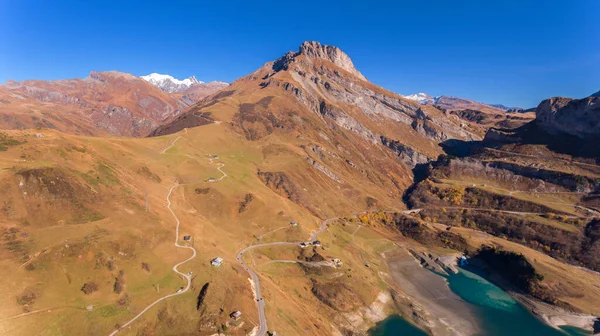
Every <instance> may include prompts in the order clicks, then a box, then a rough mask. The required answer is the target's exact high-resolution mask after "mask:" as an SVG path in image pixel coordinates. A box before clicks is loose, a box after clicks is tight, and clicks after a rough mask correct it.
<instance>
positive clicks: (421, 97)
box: [403, 92, 439, 105]
mask: <svg viewBox="0 0 600 336" xmlns="http://www.w3.org/2000/svg"><path fill="white" fill-rule="evenodd" d="M403 97H404V98H406V99H410V100H413V101H416V102H417V103H419V104H423V105H424V104H430V105H432V104H435V103H436V101H437V99H438V98H439V97H432V96H430V95H428V94H426V93H423V92H420V93H415V94H411V95H408V96H403Z"/></svg>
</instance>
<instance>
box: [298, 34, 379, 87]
mask: <svg viewBox="0 0 600 336" xmlns="http://www.w3.org/2000/svg"><path fill="white" fill-rule="evenodd" d="M299 53H300V54H301V55H306V57H310V58H324V59H326V60H329V61H331V62H332V63H333V64H335V65H337V66H339V67H340V68H342V69H344V70H346V71H348V72H350V73H351V74H353V75H355V76H356V77H358V78H360V79H362V80H367V79H366V78H365V76H363V75H362V74H361V73H360V72H359V71H358V70H356V69H355V68H354V64H353V63H352V60H351V59H350V57H349V56H348V55H346V53H344V52H343V51H342V50H341V49H340V48H338V47H334V46H328V45H324V44H321V43H319V42H315V41H305V42H304V43H302V45H301V46H300V51H299Z"/></svg>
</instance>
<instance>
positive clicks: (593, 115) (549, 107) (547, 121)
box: [535, 96, 600, 139]
mask: <svg viewBox="0 0 600 336" xmlns="http://www.w3.org/2000/svg"><path fill="white" fill-rule="evenodd" d="M535 114H536V122H538V123H539V125H540V126H541V127H542V128H543V129H545V130H546V131H547V132H549V133H551V134H557V133H566V134H570V135H574V136H576V137H578V138H582V139H584V138H588V137H598V136H600V97H597V96H590V97H588V98H583V99H571V98H564V97H554V98H550V99H546V100H544V101H543V102H541V103H540V105H539V106H538V107H537V109H536V111H535Z"/></svg>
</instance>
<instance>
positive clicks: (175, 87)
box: [141, 73, 204, 93]
mask: <svg viewBox="0 0 600 336" xmlns="http://www.w3.org/2000/svg"><path fill="white" fill-rule="evenodd" d="M141 78H142V79H143V80H145V81H147V82H148V83H150V84H152V85H154V86H156V87H158V88H160V89H161V90H163V91H165V92H169V93H175V92H181V91H185V90H187V89H189V88H190V87H191V86H192V85H195V84H204V82H201V81H199V80H197V79H196V77H194V76H192V77H189V78H186V79H183V80H180V79H177V78H175V77H173V76H170V75H161V74H158V73H151V74H149V75H147V76H141Z"/></svg>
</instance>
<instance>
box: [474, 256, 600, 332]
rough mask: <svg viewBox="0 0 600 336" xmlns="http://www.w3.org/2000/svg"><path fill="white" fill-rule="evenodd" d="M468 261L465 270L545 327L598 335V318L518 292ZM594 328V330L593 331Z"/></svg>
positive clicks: (497, 276) (599, 325) (500, 279)
mask: <svg viewBox="0 0 600 336" xmlns="http://www.w3.org/2000/svg"><path fill="white" fill-rule="evenodd" d="M470 260H471V263H470V265H469V267H468V268H467V270H471V271H473V272H475V273H476V274H478V275H480V276H482V277H483V278H485V279H486V280H488V281H490V282H491V283H493V284H495V285H496V286H498V287H499V288H501V289H502V290H503V291H505V292H506V293H507V294H508V295H510V296H511V297H512V298H514V299H515V300H516V301H517V302H519V303H520V304H522V305H523V306H524V307H526V308H527V309H528V310H529V312H530V313H531V314H533V315H534V316H535V317H536V318H537V319H539V320H540V321H542V322H543V323H545V324H546V325H548V326H550V327H552V328H554V329H556V330H562V328H561V327H564V326H571V327H576V328H579V329H582V330H586V331H589V332H591V333H592V334H593V335H600V318H598V317H596V316H594V315H590V314H583V313H576V312H570V311H567V310H565V309H564V308H561V307H557V306H554V305H551V304H548V303H545V302H542V301H541V300H539V299H536V298H534V297H533V296H531V295H529V294H526V293H522V292H519V291H517V290H516V289H515V288H514V286H512V285H511V284H510V283H507V282H506V281H505V280H504V279H503V278H501V277H500V276H499V275H498V274H495V273H493V272H490V274H488V275H486V274H484V273H487V271H486V270H487V267H486V266H485V265H482V264H480V263H478V262H473V260H472V259H470ZM595 326H596V329H594V327H595Z"/></svg>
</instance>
